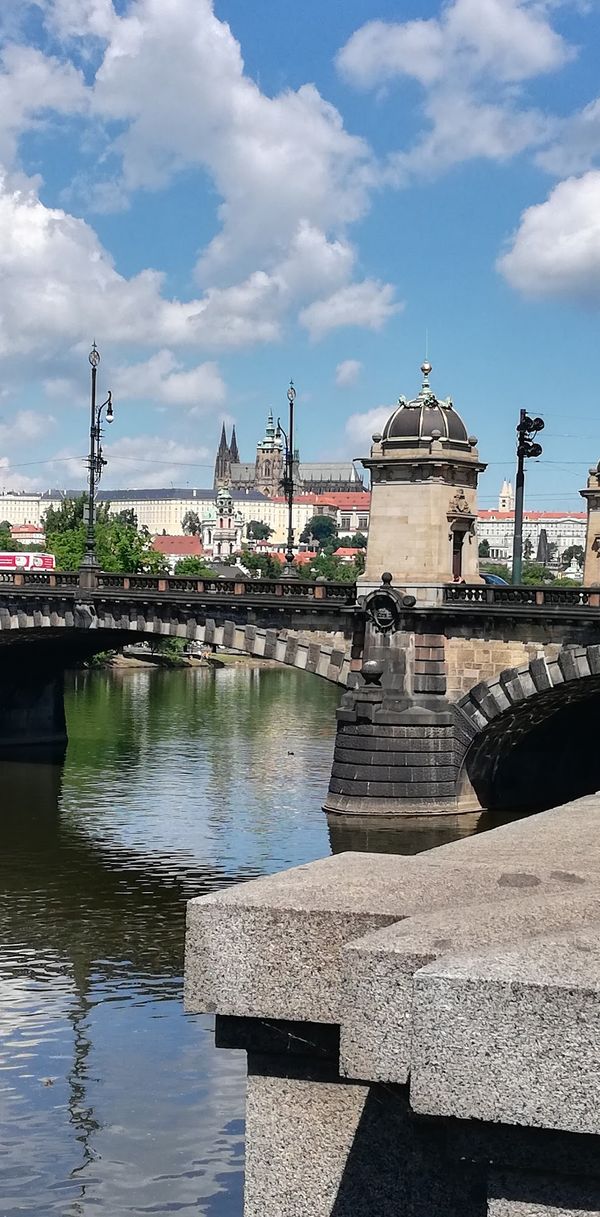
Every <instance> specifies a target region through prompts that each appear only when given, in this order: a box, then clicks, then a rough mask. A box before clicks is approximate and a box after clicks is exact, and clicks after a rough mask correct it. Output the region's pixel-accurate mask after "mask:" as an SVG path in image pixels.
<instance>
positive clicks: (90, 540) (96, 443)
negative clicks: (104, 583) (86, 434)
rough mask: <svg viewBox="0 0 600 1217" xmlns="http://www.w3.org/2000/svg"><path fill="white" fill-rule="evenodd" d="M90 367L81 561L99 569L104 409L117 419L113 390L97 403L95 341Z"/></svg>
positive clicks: (103, 464)
mask: <svg viewBox="0 0 600 1217" xmlns="http://www.w3.org/2000/svg"><path fill="white" fill-rule="evenodd" d="M88 359H89V361H90V367H91V369H92V392H91V407H90V451H89V456H88V459H87V464H88V471H89V481H88V519H87V533H86V538H85V553H84V555H83V561H82V563H81V565H82V568H85V569H86V570H88V571H95V570H97V569H98V560H97V558H96V528H95V523H96V491H97V489H98V484H99V482H100V478H101V477H102V470H103V468H104V466H105V465H106V461H105V459H104V456H103V455H102V443H101V441H102V434H103V433H102V426H101V421H102V411H103V410H104V408H105V407H106V421H107V422H108V423H112V421H113V418H114V411H113V404H112V393H111V392H110V390H109V393H108V397H107V398H106V401H103V402H102V405H101V406H97V405H96V377H97V374H98V364H99V363H100V352H99V350H98V348H97V346H96V343H95V342H94V343H93V345H92V349H91V351H90V353H89V355H88Z"/></svg>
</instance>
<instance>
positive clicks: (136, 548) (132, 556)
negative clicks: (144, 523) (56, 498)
mask: <svg viewBox="0 0 600 1217" xmlns="http://www.w3.org/2000/svg"><path fill="white" fill-rule="evenodd" d="M86 506H87V495H85V494H81V495H78V496H77V498H75V499H64V500H63V502H62V503H61V504H60V507H58V508H54V507H49V508H48V511H47V512H46V516H45V521H44V523H45V528H46V550H47V552H48V553H50V554H54V557H55V558H56V565H57V567H58V569H59V570H77V569H78V567H79V566H80V565H81V562H82V559H83V555H84V553H85V540H86V531H87V525H86V522H85V520H84V511H85V508H86ZM132 514H135V513H132ZM123 516H126V517H129V513H128V512H119V515H117V516H114V517H111V515H110V510H109V507H108V505H107V504H99V505H98V508H97V515H96V553H97V557H98V562H99V564H100V567H101V569H102V570H104V571H107V572H109V573H110V572H113V571H114V572H117V571H122V572H123V573H124V574H132V575H133V574H136V573H137V572H139V571H149V572H150V573H156V574H158V573H159V572H162V571H164V570H165V569H166V562H165V559H164V557H163V555H162V554H159V553H157V551H156V550H155V549H154V548H153V545H152V538H151V536H150V533H149V532H148V529H147V528H145V527H144V528H137V526H136V525H135V524H133V523H131V522H130V520H129V519H128V518H126V519H123V518H122V517H123Z"/></svg>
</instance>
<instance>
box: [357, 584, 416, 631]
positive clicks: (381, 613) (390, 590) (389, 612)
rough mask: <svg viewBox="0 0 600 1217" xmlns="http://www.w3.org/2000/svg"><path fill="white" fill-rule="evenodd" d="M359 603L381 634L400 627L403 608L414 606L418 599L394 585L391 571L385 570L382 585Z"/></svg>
mask: <svg viewBox="0 0 600 1217" xmlns="http://www.w3.org/2000/svg"><path fill="white" fill-rule="evenodd" d="M359 603H360V604H361V607H362V608H363V609H364V611H365V613H366V614H367V616H368V617H369V619H370V621H371V623H372V624H373V626H374V627H375V629H376V630H377V631H378V632H379V633H380V634H388V633H391V632H392V631H393V630H397V629H398V627H399V624H400V618H401V615H402V610H403V609H408V608H413V607H414V605H415V604H416V600H415V597H414V596H409V595H407V593H406V592H404V591H402V590H401V589H398V588H395V587H392V576H391V574H390V572H389V571H384V573H383V575H382V576H381V587H378V588H377V589H376V590H375V591H374V592H371V593H370V595H368V596H365V597H364V598H363V599H362V600H361V601H359Z"/></svg>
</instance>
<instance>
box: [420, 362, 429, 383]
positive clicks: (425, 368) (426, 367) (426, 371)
mask: <svg viewBox="0 0 600 1217" xmlns="http://www.w3.org/2000/svg"><path fill="white" fill-rule="evenodd" d="M421 371H422V373H423V388H424V389H428V388H429V374H430V372H431V364H430V362H429V360H428V359H424V360H423V363H422V364H421Z"/></svg>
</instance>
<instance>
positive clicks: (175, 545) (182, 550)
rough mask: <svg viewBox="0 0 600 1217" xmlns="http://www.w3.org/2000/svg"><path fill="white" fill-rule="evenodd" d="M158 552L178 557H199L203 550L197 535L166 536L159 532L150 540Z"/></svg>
mask: <svg viewBox="0 0 600 1217" xmlns="http://www.w3.org/2000/svg"><path fill="white" fill-rule="evenodd" d="M152 546H153V548H154V549H156V550H158V552H159V554H167V555H169V556H176V557H178V558H199V557H200V555H201V554H202V553H203V552H204V551H203V549H202V544H201V542H200V538H199V537H167V536H165V535H164V533H160V534H159V535H158V536H157V537H155V538H154V540H153V542H152Z"/></svg>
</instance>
